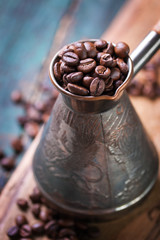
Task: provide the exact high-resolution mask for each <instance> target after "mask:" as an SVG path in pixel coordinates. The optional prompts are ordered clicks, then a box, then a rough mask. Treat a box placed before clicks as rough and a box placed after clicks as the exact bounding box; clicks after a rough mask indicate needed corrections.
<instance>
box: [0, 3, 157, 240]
mask: <svg viewBox="0 0 160 240" xmlns="http://www.w3.org/2000/svg"><path fill="white" fill-rule="evenodd" d="M159 12H160V3H159V0H152V1H150V0H141V1H139V0H131V1H128V2H127V3H126V4H125V5H124V7H123V8H122V9H121V11H120V12H119V13H118V15H117V17H116V18H115V20H114V21H113V22H112V24H111V26H110V27H109V29H107V31H106V32H104V34H103V35H102V38H104V39H107V40H111V41H115V42H116V41H117V40H123V41H126V42H128V44H129V45H130V46H131V49H132V50H133V49H134V48H135V47H136V45H138V43H139V42H140V40H142V39H143V37H144V36H145V35H146V34H147V33H148V31H149V30H150V29H151V27H152V26H153V25H154V24H155V22H156V21H157V20H158V18H159ZM65 17H66V19H65V20H64V21H66V20H67V21H68V24H69V26H70V23H69V22H70V21H71V19H70V18H69V19H68V18H67V15H65ZM67 29H68V27H66V29H65V30H64V31H67ZM61 31H62V32H63V29H62V30H61ZM61 34H62V33H61ZM62 35H63V34H62ZM64 35H65V34H64ZM96 37H97V36H96ZM64 38H65V37H64ZM57 42H58V33H57V37H56V39H55V40H54V41H53V43H52V46H51V48H50V49H51V51H50V53H49V54H48V57H47V59H46V60H45V62H44V64H43V68H42V69H41V71H40V74H39V76H40V78H41V79H45V78H46V74H47V72H46V69H47V68H48V64H49V61H50V59H51V57H52V55H53V53H54V46H56V49H57V44H58V43H57ZM131 101H132V103H133V105H134V107H135V109H136V111H137V112H138V114H139V116H140V118H141V120H142V123H143V124H144V127H145V128H146V130H147V132H148V133H149V135H150V137H151V138H152V140H153V142H154V144H155V146H156V148H157V151H158V154H159V156H160V134H159V133H160V124H159V119H160V99H159V98H158V99H156V100H154V101H153V100H149V99H146V98H144V97H134V98H131ZM40 137H41V132H40V133H39V135H38V136H37V138H36V139H35V140H34V142H33V143H32V145H31V146H30V148H29V149H28V151H27V152H26V154H25V156H24V157H23V159H22V162H21V163H20V165H19V166H18V168H17V169H16V170H15V172H14V174H13V175H12V177H11V178H10V180H9V181H8V183H7V185H6V186H5V188H4V190H3V192H2V194H1V197H0V239H3V240H5V239H8V238H7V236H6V234H5V231H6V229H8V227H9V226H10V225H12V223H13V219H14V216H15V214H17V213H18V211H19V210H18V208H17V207H16V204H15V201H16V199H17V198H18V197H27V196H28V195H29V193H30V192H31V191H32V188H33V187H34V185H35V180H34V177H33V173H32V158H33V154H34V152H35V149H36V146H37V144H38V143H39V140H40ZM28 217H29V218H31V216H30V215H29V216H28ZM98 225H99V227H100V229H101V236H100V238H99V240H107V239H108V240H122V239H123V240H160V174H159V178H158V179H157V182H156V184H155V186H154V188H153V190H152V191H151V193H150V194H149V195H148V197H147V198H146V199H145V200H144V201H143V202H141V203H140V204H139V205H138V206H137V207H136V208H134V209H133V210H132V211H130V212H129V213H127V214H126V215H125V216H123V217H121V218H119V219H117V220H114V221H110V222H105V223H101V224H98ZM39 239H42V240H44V239H45V238H43V237H41V238H39Z"/></svg>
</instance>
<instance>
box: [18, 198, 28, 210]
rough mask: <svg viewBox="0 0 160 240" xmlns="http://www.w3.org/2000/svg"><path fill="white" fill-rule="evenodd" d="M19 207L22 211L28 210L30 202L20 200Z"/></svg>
mask: <svg viewBox="0 0 160 240" xmlns="http://www.w3.org/2000/svg"><path fill="white" fill-rule="evenodd" d="M17 205H18V207H19V208H20V209H21V210H26V209H27V208H28V202H27V200H26V199H24V198H18V199H17Z"/></svg>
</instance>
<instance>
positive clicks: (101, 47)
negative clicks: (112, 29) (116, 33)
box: [94, 39, 107, 50]
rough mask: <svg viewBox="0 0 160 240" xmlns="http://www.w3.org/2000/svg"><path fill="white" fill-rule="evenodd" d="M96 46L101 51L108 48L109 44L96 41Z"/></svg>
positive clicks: (103, 41)
mask: <svg viewBox="0 0 160 240" xmlns="http://www.w3.org/2000/svg"><path fill="white" fill-rule="evenodd" d="M94 45H95V47H96V48H97V49H98V50H101V49H104V48H106V47H107V42H106V41H105V40H102V39H100V40H98V41H96V42H95V43H94Z"/></svg>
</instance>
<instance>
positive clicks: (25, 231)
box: [19, 224, 32, 238]
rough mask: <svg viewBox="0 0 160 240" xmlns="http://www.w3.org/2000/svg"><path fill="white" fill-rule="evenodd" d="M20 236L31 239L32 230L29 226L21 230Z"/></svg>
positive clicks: (26, 225) (24, 226)
mask: <svg viewBox="0 0 160 240" xmlns="http://www.w3.org/2000/svg"><path fill="white" fill-rule="evenodd" d="M19 234H20V236H21V237H24V238H28V237H31V235H32V228H31V227H30V226H29V225H28V224H25V225H23V226H22V227H21V228H20V231H19Z"/></svg>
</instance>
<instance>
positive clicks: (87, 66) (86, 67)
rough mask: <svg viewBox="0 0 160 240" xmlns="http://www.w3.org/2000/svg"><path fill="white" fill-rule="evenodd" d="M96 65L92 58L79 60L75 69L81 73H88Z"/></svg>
mask: <svg viewBox="0 0 160 240" xmlns="http://www.w3.org/2000/svg"><path fill="white" fill-rule="evenodd" d="M95 67H96V61H95V60H94V59H92V58H86V59H84V60H81V61H80V63H79V65H78V67H77V69H78V71H80V72H83V73H89V72H91V71H92V70H93V69H94V68H95Z"/></svg>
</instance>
